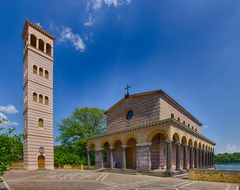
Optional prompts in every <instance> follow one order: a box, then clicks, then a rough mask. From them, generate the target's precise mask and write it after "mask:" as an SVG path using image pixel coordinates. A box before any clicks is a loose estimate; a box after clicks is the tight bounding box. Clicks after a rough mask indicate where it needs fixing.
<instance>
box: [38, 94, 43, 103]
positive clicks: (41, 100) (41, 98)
mask: <svg viewBox="0 0 240 190" xmlns="http://www.w3.org/2000/svg"><path fill="white" fill-rule="evenodd" d="M39 103H43V95H42V94H40V95H39Z"/></svg>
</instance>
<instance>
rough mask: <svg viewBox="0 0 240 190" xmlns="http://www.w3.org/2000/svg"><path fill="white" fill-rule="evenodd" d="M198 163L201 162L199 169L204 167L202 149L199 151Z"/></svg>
mask: <svg viewBox="0 0 240 190" xmlns="http://www.w3.org/2000/svg"><path fill="white" fill-rule="evenodd" d="M198 162H199V167H202V150H201V148H199V149H198Z"/></svg>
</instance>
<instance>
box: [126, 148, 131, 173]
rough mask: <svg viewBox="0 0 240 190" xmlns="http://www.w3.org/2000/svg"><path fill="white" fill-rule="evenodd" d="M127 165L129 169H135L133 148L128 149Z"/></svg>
mask: <svg viewBox="0 0 240 190" xmlns="http://www.w3.org/2000/svg"><path fill="white" fill-rule="evenodd" d="M126 153H127V156H126V162H127V163H126V164H127V168H128V169H132V168H133V148H127V152H126Z"/></svg>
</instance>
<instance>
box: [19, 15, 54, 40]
mask: <svg viewBox="0 0 240 190" xmlns="http://www.w3.org/2000/svg"><path fill="white" fill-rule="evenodd" d="M28 26H31V27H32V28H34V29H35V30H37V31H38V32H40V33H42V34H44V35H46V36H47V37H49V38H50V39H52V40H53V41H54V40H55V37H54V36H53V35H52V34H50V33H49V32H47V31H46V30H44V29H43V28H42V27H41V26H39V25H37V24H35V23H33V22H32V21H30V20H29V19H26V21H25V24H24V27H23V32H22V38H23V39H26V34H27V29H28Z"/></svg>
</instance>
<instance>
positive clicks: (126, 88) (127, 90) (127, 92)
mask: <svg viewBox="0 0 240 190" xmlns="http://www.w3.org/2000/svg"><path fill="white" fill-rule="evenodd" d="M129 88H131V86H129V85H128V84H127V86H126V87H125V90H126V94H125V97H128V96H129Z"/></svg>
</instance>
